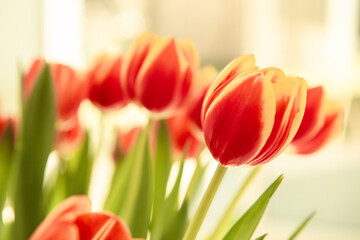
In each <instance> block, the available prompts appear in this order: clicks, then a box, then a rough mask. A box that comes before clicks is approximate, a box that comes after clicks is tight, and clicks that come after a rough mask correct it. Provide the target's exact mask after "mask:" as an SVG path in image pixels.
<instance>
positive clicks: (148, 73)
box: [122, 33, 198, 116]
mask: <svg viewBox="0 0 360 240" xmlns="http://www.w3.org/2000/svg"><path fill="white" fill-rule="evenodd" d="M197 65H198V58H197V53H196V51H195V48H194V46H193V45H192V44H191V42H176V41H175V40H174V39H173V38H172V37H165V38H160V37H158V36H155V35H153V34H151V33H144V34H143V35H141V36H140V37H139V38H138V39H136V40H135V41H134V43H133V45H132V47H131V49H130V51H129V53H128V54H127V56H126V58H125V60H124V65H123V68H122V81H123V86H124V90H125V95H126V96H127V97H128V98H129V99H131V100H133V101H135V102H137V103H138V104H140V105H141V106H143V107H145V108H146V109H147V110H149V111H150V112H152V113H155V114H159V115H165V116H169V115H171V114H173V113H174V112H176V111H177V110H178V109H179V108H180V107H181V106H182V105H183V104H184V103H185V102H186V99H187V97H188V93H189V91H190V88H191V84H192V79H193V74H194V71H195V69H196V67H197Z"/></svg>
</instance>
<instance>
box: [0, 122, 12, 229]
mask: <svg viewBox="0 0 360 240" xmlns="http://www.w3.org/2000/svg"><path fill="white" fill-rule="evenodd" d="M11 128H12V126H11V124H8V125H7V126H6V129H5V131H4V133H3V135H2V136H1V138H0V212H1V211H2V209H3V207H4V203H5V198H6V190H7V184H8V180H9V173H10V168H11V165H12V162H13V159H12V157H13V151H14V140H13V135H12V131H11ZM1 222H2V220H1V219H0V224H1Z"/></svg>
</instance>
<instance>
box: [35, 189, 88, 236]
mask: <svg viewBox="0 0 360 240" xmlns="http://www.w3.org/2000/svg"><path fill="white" fill-rule="evenodd" d="M90 210H91V202H90V199H89V198H88V197H87V196H85V195H79V196H72V197H69V198H68V199H66V200H64V201H63V202H62V203H61V204H59V205H58V206H57V207H56V208H55V209H54V210H53V211H52V212H51V213H50V214H49V215H48V216H47V217H46V218H45V220H44V221H43V222H42V223H41V224H40V225H39V226H38V227H37V229H36V230H35V232H34V233H33V234H32V235H31V237H30V240H35V239H42V238H41V237H42V236H43V235H44V234H46V233H47V232H48V231H49V230H50V229H51V228H53V226H56V225H58V224H65V225H66V224H67V223H72V222H73V221H74V220H75V219H76V217H77V216H78V215H80V214H84V213H88V212H90ZM69 232H70V230H69Z"/></svg>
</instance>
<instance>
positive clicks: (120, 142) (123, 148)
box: [115, 127, 142, 159]
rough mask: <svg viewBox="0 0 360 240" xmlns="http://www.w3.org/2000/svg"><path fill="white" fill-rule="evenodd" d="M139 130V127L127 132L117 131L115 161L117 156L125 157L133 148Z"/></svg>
mask: <svg viewBox="0 0 360 240" xmlns="http://www.w3.org/2000/svg"><path fill="white" fill-rule="evenodd" d="M141 130H142V128H141V127H134V128H132V129H130V130H128V131H123V130H118V132H117V140H116V143H117V144H116V149H115V159H117V158H118V157H119V156H125V155H126V154H128V153H129V152H130V151H131V150H132V149H133V148H134V147H135V144H136V141H137V140H138V138H139V135H140V132H141Z"/></svg>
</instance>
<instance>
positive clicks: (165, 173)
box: [151, 121, 172, 230]
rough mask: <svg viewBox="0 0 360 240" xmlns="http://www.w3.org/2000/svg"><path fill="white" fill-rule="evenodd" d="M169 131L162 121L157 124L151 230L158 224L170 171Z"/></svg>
mask: <svg viewBox="0 0 360 240" xmlns="http://www.w3.org/2000/svg"><path fill="white" fill-rule="evenodd" d="M171 165H172V161H171V152H170V138H169V131H168V129H167V126H166V124H165V122H164V121H160V122H159V129H158V133H157V141H156V152H155V174H154V177H155V186H154V187H155V188H154V205H153V216H152V222H151V229H152V230H153V229H154V227H155V225H157V224H158V220H157V219H158V215H159V214H160V211H161V208H162V207H163V204H164V201H165V193H166V184H167V182H168V178H169V174H170V170H171Z"/></svg>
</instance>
